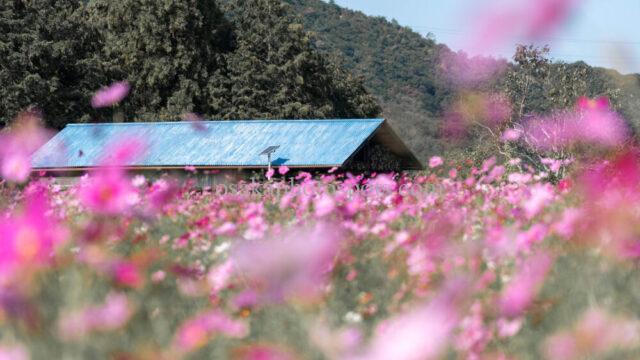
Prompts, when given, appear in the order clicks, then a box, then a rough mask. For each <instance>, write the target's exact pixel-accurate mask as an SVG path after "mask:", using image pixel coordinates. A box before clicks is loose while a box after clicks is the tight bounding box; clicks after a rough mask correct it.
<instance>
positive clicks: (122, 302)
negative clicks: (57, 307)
mask: <svg viewBox="0 0 640 360" xmlns="http://www.w3.org/2000/svg"><path fill="white" fill-rule="evenodd" d="M133 312H134V311H133V304H132V303H131V302H130V301H129V299H128V298H127V296H126V295H124V294H120V293H109V294H108V295H107V297H106V298H105V301H104V303H103V304H101V305H95V306H89V307H86V308H84V309H81V310H76V311H73V312H71V313H69V314H66V315H64V316H63V317H61V318H60V320H59V321H58V334H59V336H60V337H61V338H62V339H63V340H79V339H82V338H84V337H86V336H89V335H91V333H93V332H97V331H102V332H106V331H114V330H117V329H120V328H122V327H123V326H125V325H126V324H127V323H128V322H129V320H130V319H131V316H133Z"/></svg>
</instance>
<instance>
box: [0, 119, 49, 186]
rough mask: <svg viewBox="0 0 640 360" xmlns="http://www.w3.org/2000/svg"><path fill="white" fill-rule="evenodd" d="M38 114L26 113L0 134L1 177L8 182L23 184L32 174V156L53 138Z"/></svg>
mask: <svg viewBox="0 0 640 360" xmlns="http://www.w3.org/2000/svg"><path fill="white" fill-rule="evenodd" d="M41 124H42V119H41V118H40V115H39V114H38V113H36V112H24V113H21V114H20V115H18V117H17V118H16V120H15V121H14V122H13V123H12V124H10V125H9V127H8V130H5V131H3V132H1V133H0V175H1V176H2V177H3V178H4V179H5V180H7V181H10V182H15V183H23V182H25V181H27V180H28V179H29V175H30V174H31V155H32V154H33V152H35V151H36V150H37V149H38V148H40V146H42V145H43V144H44V143H45V142H46V141H47V140H48V139H49V138H50V136H51V134H50V133H49V131H47V130H45V129H44V128H43V127H42V126H41Z"/></svg>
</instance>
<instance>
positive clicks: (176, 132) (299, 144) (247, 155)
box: [32, 119, 384, 169]
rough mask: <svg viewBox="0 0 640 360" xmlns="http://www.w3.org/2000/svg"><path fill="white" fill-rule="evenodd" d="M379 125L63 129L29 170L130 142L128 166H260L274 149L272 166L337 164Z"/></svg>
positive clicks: (83, 162)
mask: <svg viewBox="0 0 640 360" xmlns="http://www.w3.org/2000/svg"><path fill="white" fill-rule="evenodd" d="M383 123H384V119H352V120H239V121H201V122H197V123H193V122H184V121H183V122H156V123H109V124H69V125H67V126H66V127H65V128H64V129H63V130H62V131H60V132H59V133H58V134H57V135H56V136H54V137H53V138H52V139H51V140H50V141H49V142H47V143H46V144H45V145H44V146H43V147H42V148H40V149H39V150H38V151H37V152H36V153H35V154H34V155H33V158H32V165H33V167H34V168H35V169H51V168H54V169H58V168H87V167H94V166H97V165H99V164H98V161H99V160H100V159H101V158H103V157H104V156H105V154H108V152H109V151H110V149H109V148H108V147H109V145H112V144H114V143H115V142H117V141H118V140H119V139H123V138H127V137H135V138H138V139H141V140H142V141H143V143H144V144H145V146H146V151H145V153H144V155H143V156H142V157H140V158H139V159H136V160H135V161H133V162H132V163H130V164H126V165H129V166H140V167H170V166H180V167H182V166H187V165H191V166H196V167H197V166H212V167H216V166H220V167H224V166H230V167H253V166H266V162H267V159H266V156H264V155H260V153H261V152H262V151H263V150H264V149H266V148H267V147H269V146H273V145H276V146H277V145H279V146H280V147H279V148H278V150H277V151H276V152H275V153H274V154H273V156H272V163H273V164H274V165H288V166H317V167H330V166H336V165H342V164H343V163H344V162H345V161H346V160H347V159H348V158H349V157H350V156H351V155H352V154H353V153H354V152H355V151H356V150H358V148H359V147H360V146H361V145H362V144H363V143H364V142H365V141H366V140H367V139H368V138H369V137H371V136H372V135H373V134H374V132H375V131H376V130H377V129H378V128H379V127H380V125H382V124H383Z"/></svg>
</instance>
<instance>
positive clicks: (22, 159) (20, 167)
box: [1, 152, 31, 183]
mask: <svg viewBox="0 0 640 360" xmlns="http://www.w3.org/2000/svg"><path fill="white" fill-rule="evenodd" d="M1 170H2V171H1V172H2V177H3V178H5V179H6V180H8V181H11V182H15V183H23V182H25V181H26V180H27V179H28V178H29V175H30V174H31V157H30V156H28V155H27V154H25V153H19V152H15V153H10V154H7V155H6V156H5V157H4V158H3V159H2V169H1Z"/></svg>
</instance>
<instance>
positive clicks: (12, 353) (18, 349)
mask: <svg viewBox="0 0 640 360" xmlns="http://www.w3.org/2000/svg"><path fill="white" fill-rule="evenodd" d="M29 358H30V356H29V353H28V352H27V350H26V349H25V348H24V347H22V346H2V345H0V360H29Z"/></svg>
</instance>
